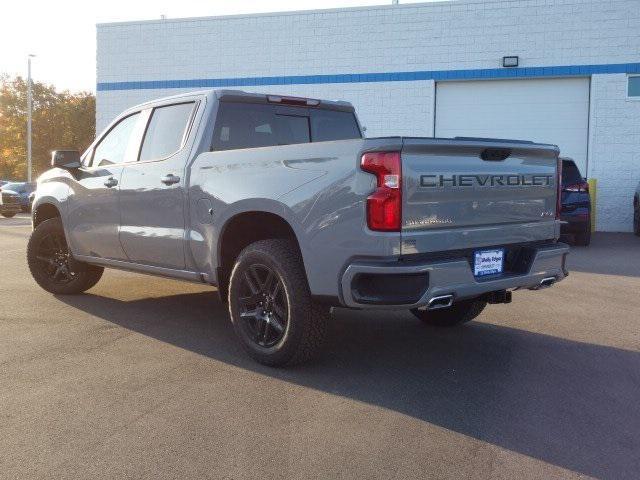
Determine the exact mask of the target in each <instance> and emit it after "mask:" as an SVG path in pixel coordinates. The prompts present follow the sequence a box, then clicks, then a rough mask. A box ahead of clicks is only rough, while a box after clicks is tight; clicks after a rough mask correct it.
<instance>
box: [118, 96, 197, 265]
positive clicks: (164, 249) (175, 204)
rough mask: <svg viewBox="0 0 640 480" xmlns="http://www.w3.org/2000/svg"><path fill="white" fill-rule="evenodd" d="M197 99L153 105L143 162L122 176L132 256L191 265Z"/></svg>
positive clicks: (126, 243)
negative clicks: (189, 184)
mask: <svg viewBox="0 0 640 480" xmlns="http://www.w3.org/2000/svg"><path fill="white" fill-rule="evenodd" d="M195 105H196V103H195V102H193V101H186V102H183V103H177V104H169V105H161V106H157V107H155V108H153V110H152V111H151V118H150V119H149V123H148V126H147V129H146V133H145V135H144V139H143V141H142V148H141V149H140V157H139V160H138V162H135V163H131V164H127V165H126V166H125V167H124V171H123V173H122V180H121V182H120V243H121V244H122V248H123V249H124V251H125V253H126V254H127V257H128V258H129V260H131V261H132V262H135V263H140V264H145V265H152V266H157V267H164V268H171V269H184V268H185V250H184V249H185V213H184V208H185V180H186V179H185V178H184V176H185V175H184V172H185V165H186V162H187V159H188V158H189V149H188V148H185V144H186V140H187V138H186V137H187V132H188V127H189V123H190V121H191V118H192V115H193V113H194V109H195Z"/></svg>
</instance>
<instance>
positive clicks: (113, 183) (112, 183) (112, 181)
mask: <svg viewBox="0 0 640 480" xmlns="http://www.w3.org/2000/svg"><path fill="white" fill-rule="evenodd" d="M116 185H118V180H116V179H115V178H113V177H109V178H107V179H106V180H105V181H104V186H105V187H107V188H113V187H115V186H116Z"/></svg>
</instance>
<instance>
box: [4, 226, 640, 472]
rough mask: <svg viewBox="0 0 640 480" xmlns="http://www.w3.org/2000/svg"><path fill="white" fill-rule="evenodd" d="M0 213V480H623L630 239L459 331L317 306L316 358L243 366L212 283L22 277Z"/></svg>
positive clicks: (637, 418) (638, 461) (635, 314)
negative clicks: (321, 333)
mask: <svg viewBox="0 0 640 480" xmlns="http://www.w3.org/2000/svg"><path fill="white" fill-rule="evenodd" d="M29 233H30V224H29V219H28V217H26V216H20V217H16V218H13V219H10V220H9V219H4V218H0V478H7V479H14V478H19V479H28V478H56V479H59V478H109V479H113V478H136V479H143V478H145V479H146V478H149V479H151V478H153V479H159V478H174V479H178V478H179V479H188V478H200V479H201V478H212V479H221V478H224V479H257V478H259V479H272V478H284V479H288V478H295V479H311V478H318V479H333V478H344V479H353V478H366V479H378V478H379V479H387V478H395V479H410V478H421V479H422V478H434V479H444V478H451V479H461V478H481V479H489V478H491V479H494V478H497V479H514V478H539V479H553V478H585V477H596V478H612V479H619V478H629V479H636V478H639V477H640V238H637V237H634V236H632V235H631V234H597V235H595V237H594V241H593V244H592V246H591V247H588V248H581V247H580V248H574V249H572V253H571V258H570V262H569V266H570V269H571V274H570V276H569V277H568V278H567V279H566V280H565V281H563V282H561V283H559V284H558V285H556V286H554V287H552V288H550V289H546V290H543V291H539V292H530V291H525V292H516V293H514V296H513V299H514V301H513V303H512V304H510V305H494V306H489V307H488V308H487V309H486V310H485V311H484V313H483V314H482V315H481V316H480V317H479V319H478V320H477V321H475V322H472V323H470V324H468V325H466V326H463V327H461V328H455V329H449V330H440V329H436V328H430V327H425V326H424V325H422V324H421V323H420V322H418V321H417V320H416V319H414V318H413V317H412V316H411V315H410V314H408V313H406V312H397V313H385V312H375V313H370V312H364V311H348V310H337V311H335V312H334V316H333V320H332V323H331V325H330V328H329V334H328V338H327V341H326V346H325V350H324V353H323V355H322V356H321V357H320V358H318V359H317V360H316V361H314V362H313V363H311V364H308V365H304V366H300V367H297V368H294V369H288V370H276V369H271V368H267V367H263V366H260V365H257V364H256V363H254V362H252V361H251V360H250V359H249V358H248V357H247V356H246V355H245V354H244V353H243V351H242V349H241V347H240V345H239V344H238V342H237V341H236V340H235V338H234V336H233V332H232V328H231V325H230V323H229V318H228V314H227V312H226V310H225V308H224V306H223V305H221V304H220V303H219V302H218V300H217V299H216V296H215V294H214V289H213V288H211V287H207V286H202V285H195V284H190V283H185V282H179V281H171V280H166V279H160V278H155V277H148V276H141V275H137V274H131V273H124V272H119V271H115V270H112V271H107V272H106V273H105V275H104V277H103V279H102V280H101V281H100V283H98V285H97V286H96V287H94V288H93V289H91V290H90V291H89V292H87V293H86V294H84V295H78V296H68V297H62V296H59V297H56V296H53V295H50V294H48V293H46V292H44V291H42V290H41V289H40V288H39V287H38V286H37V285H36V284H35V282H34V281H33V280H32V279H31V277H30V275H29V273H28V270H27V266H26V261H25V245H26V242H27V238H28V235H29Z"/></svg>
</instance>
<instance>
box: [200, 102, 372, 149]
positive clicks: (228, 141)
mask: <svg viewBox="0 0 640 480" xmlns="http://www.w3.org/2000/svg"><path fill="white" fill-rule="evenodd" d="M360 137H361V135H360V130H359V129H358V125H357V122H356V119H355V115H353V113H349V112H334V111H325V110H311V109H307V108H284V109H283V108H278V107H276V106H274V105H263V104H251V103H246V104H244V103H230V102H223V103H221V104H220V109H219V111H218V118H217V120H216V126H215V129H214V132H213V141H212V146H211V147H212V150H234V149H239V148H257V147H271V146H275V145H291V144H296V143H309V142H312V141H313V142H321V141H326V140H344V139H349V138H360Z"/></svg>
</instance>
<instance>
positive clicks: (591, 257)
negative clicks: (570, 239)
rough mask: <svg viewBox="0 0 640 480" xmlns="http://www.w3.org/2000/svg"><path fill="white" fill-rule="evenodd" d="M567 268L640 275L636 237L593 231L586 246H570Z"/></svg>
mask: <svg viewBox="0 0 640 480" xmlns="http://www.w3.org/2000/svg"><path fill="white" fill-rule="evenodd" d="M568 266H569V271H575V272H586V273H599V274H605V275H621V276H625V277H640V237H636V236H635V235H634V234H632V233H595V234H594V235H593V237H592V240H591V245H589V246H588V247H576V246H572V247H571V254H570V255H569V259H568Z"/></svg>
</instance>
